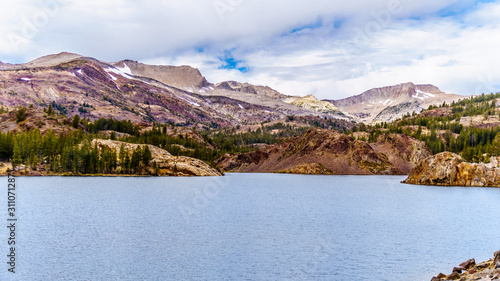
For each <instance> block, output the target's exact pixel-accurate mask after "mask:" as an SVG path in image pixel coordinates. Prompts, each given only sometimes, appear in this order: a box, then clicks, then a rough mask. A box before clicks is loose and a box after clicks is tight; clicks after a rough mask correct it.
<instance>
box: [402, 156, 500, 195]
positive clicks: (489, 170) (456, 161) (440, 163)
mask: <svg viewBox="0 0 500 281" xmlns="http://www.w3.org/2000/svg"><path fill="white" fill-rule="evenodd" d="M403 183H407V184H418V185H440V186H478V187H500V168H499V163H498V158H496V157H492V158H491V160H490V163H488V164H485V163H468V162H465V161H464V160H463V158H462V157H461V156H460V155H458V154H455V153H451V152H442V153H439V154H436V155H434V156H431V157H429V158H427V159H425V160H423V161H422V162H420V163H419V164H418V165H417V166H416V167H415V169H414V170H413V171H412V172H411V174H410V175H409V177H408V178H407V179H406V180H404V181H403Z"/></svg>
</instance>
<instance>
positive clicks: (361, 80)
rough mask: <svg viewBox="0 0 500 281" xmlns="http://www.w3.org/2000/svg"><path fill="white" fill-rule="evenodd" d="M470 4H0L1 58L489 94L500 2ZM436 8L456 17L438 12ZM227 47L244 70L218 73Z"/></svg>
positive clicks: (292, 86)
mask: <svg viewBox="0 0 500 281" xmlns="http://www.w3.org/2000/svg"><path fill="white" fill-rule="evenodd" d="M474 3H475V1H473V0H462V1H456V0H432V1H431V0H423V1H403V0H372V1H364V0H363V1H361V0H352V1H331V0H314V1H311V0H308V1H306V0H293V1H290V0H288V1H285V0H275V1H264V0H252V1H249V0H184V1H177V0H167V1H165V0H146V1H132V0H110V1H97V0H87V1H69V0H33V1H30V0H19V1H3V2H2V3H1V4H0V9H1V10H2V11H8V12H4V13H3V15H2V17H1V18H0V35H1V36H2V37H3V38H9V36H10V37H12V36H14V38H17V39H19V38H20V39H21V41H18V43H19V44H18V45H15V44H14V45H13V44H12V42H10V41H9V40H2V41H0V61H4V62H23V61H28V60H31V59H34V58H36V57H39V56H42V55H46V54H48V53H56V52H60V51H69V52H76V53H81V54H84V55H88V56H93V57H96V58H98V59H102V60H107V61H117V60H121V59H125V58H129V59H135V60H140V61H143V62H148V63H157V64H189V65H192V66H194V67H198V68H200V70H201V71H202V73H203V74H204V75H205V76H207V78H208V79H209V80H210V81H212V82H218V81H221V80H239V81H248V82H251V83H255V84H265V85H270V86H272V87H274V88H276V89H278V90H280V91H282V92H284V93H287V94H293V95H306V94H309V93H313V94H316V95H318V96H319V97H320V98H340V97H345V96H349V95H353V94H359V93H361V92H363V91H364V90H367V89H369V88H371V87H377V86H384V85H390V84H396V83H401V82H408V81H414V82H417V83H433V84H436V85H437V86H439V87H441V88H442V89H443V90H445V91H448V92H456V93H460V94H469V93H470V94H472V93H476V92H477V91H480V92H482V91H491V90H493V89H494V87H495V86H498V84H496V83H495V81H500V80H498V79H499V78H500V71H498V70H496V66H497V65H499V62H500V61H499V60H500V56H498V55H497V52H498V51H497V50H498V49H499V45H500V43H499V41H498V40H497V39H496V38H497V37H498V36H497V34H499V31H500V30H499V26H498V23H499V19H500V17H499V16H498V15H499V13H500V5H498V4H497V3H482V4H481V3H480V4H477V5H476V4H474ZM443 9H446V11H447V12H448V13H449V14H453V13H457V15H455V16H450V17H439V16H437V15H436V13H437V12H439V11H441V12H439V13H445V12H443V11H442V10H443ZM44 14H45V17H44ZM315 23H316V24H315ZM307 25H311V28H307ZM33 26H34V28H33ZM301 27H303V29H302V30H299V31H297V32H295V33H290V31H291V30H294V29H297V28H301ZM30 28H31V29H32V30H31V31H32V32H31V33H30V32H29V31H30ZM26 34H27V35H28V36H26ZM16 36H17V37H16ZM199 48H203V52H201V53H200V52H197V51H196V50H197V49H199ZM228 50H231V54H232V55H233V56H234V58H235V60H241V61H242V62H241V63H240V65H238V67H249V68H250V69H251V71H249V72H247V73H241V72H239V71H237V70H228V69H219V66H221V65H222V62H221V61H220V60H219V57H221V56H224V55H225V51H228ZM482 89H484V90H482Z"/></svg>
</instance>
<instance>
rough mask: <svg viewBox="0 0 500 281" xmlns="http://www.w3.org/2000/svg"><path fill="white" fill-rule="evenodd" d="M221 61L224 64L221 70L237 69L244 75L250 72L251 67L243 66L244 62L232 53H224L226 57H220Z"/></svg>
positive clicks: (220, 67)
mask: <svg viewBox="0 0 500 281" xmlns="http://www.w3.org/2000/svg"><path fill="white" fill-rule="evenodd" d="M219 60H220V61H221V62H222V65H220V66H219V69H236V70H238V71H240V72H242V73H247V72H248V71H250V68H249V67H246V66H241V64H242V63H243V61H241V60H237V59H235V58H234V56H233V54H232V53H231V51H224V56H223V57H219Z"/></svg>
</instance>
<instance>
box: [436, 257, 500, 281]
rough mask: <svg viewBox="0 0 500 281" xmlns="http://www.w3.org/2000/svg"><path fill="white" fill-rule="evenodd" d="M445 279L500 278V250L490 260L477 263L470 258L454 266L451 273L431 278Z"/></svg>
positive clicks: (487, 280) (486, 280)
mask: <svg viewBox="0 0 500 281" xmlns="http://www.w3.org/2000/svg"><path fill="white" fill-rule="evenodd" d="M444 280H460V281H470V280H481V281H490V280H500V251H497V252H495V254H494V257H493V258H492V259H490V260H488V261H485V262H482V263H479V264H476V261H475V260H474V259H470V260H467V261H465V262H463V263H461V264H460V265H459V266H457V267H454V268H453V270H452V273H451V274H450V275H446V274H443V273H440V274H439V275H438V276H436V277H433V278H432V279H431V281H444Z"/></svg>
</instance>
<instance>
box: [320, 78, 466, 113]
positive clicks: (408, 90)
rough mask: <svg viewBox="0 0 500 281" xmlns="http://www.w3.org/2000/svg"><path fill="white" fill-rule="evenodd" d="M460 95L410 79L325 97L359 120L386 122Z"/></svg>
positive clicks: (451, 99)
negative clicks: (338, 97)
mask: <svg viewBox="0 0 500 281" xmlns="http://www.w3.org/2000/svg"><path fill="white" fill-rule="evenodd" d="M460 98H463V97H462V96H458V95H453V94H446V93H444V92H442V91H441V90H440V89H439V88H438V87H436V86H434V85H430V84H424V85H417V84H414V83H412V82H407V83H402V84H398V85H394V86H387V87H381V88H374V89H371V90H368V91H366V92H364V93H362V94H360V95H357V96H352V97H349V98H345V99H341V100H325V101H328V102H331V103H332V104H334V105H335V106H337V107H338V108H339V109H341V110H343V111H345V112H347V113H349V114H351V115H354V116H356V117H358V118H359V119H361V120H360V121H362V122H368V123H370V122H387V121H392V120H395V119H397V118H399V117H401V116H403V115H404V114H406V113H411V112H413V111H415V112H420V111H421V110H422V109H424V108H427V107H429V105H436V104H441V103H443V102H446V103H449V102H451V101H454V100H458V99H460Z"/></svg>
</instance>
